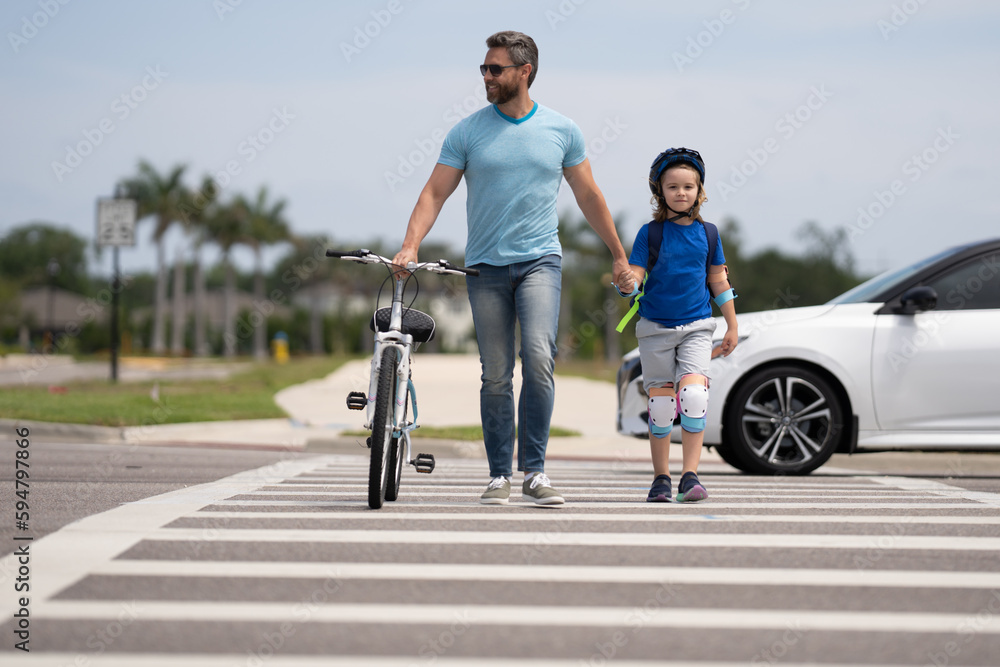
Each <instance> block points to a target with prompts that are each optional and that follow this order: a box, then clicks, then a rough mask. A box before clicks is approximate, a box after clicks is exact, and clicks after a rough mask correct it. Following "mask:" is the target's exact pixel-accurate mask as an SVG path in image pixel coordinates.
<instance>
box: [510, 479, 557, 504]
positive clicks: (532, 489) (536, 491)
mask: <svg viewBox="0 0 1000 667" xmlns="http://www.w3.org/2000/svg"><path fill="white" fill-rule="evenodd" d="M521 498H522V499H523V500H533V501H534V502H535V504H536V505H562V504H563V503H564V502H566V501H565V500H563V497H562V496H561V495H559V492H558V491H556V490H555V489H553V488H552V482H550V481H549V478H548V476H547V475H546V474H545V473H544V472H540V473H536V474H535V475H534V476H532V478H531V479H530V480H529V479H526V480H524V484H522V485H521Z"/></svg>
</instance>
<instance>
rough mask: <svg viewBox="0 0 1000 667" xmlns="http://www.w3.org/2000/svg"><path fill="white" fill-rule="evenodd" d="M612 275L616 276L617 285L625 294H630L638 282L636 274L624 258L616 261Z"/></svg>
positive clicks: (612, 268) (612, 266)
mask: <svg viewBox="0 0 1000 667" xmlns="http://www.w3.org/2000/svg"><path fill="white" fill-rule="evenodd" d="M611 275H613V276H615V285H617V286H618V289H619V290H621V291H622V292H624V293H625V294H629V293H630V292H631V291H632V288H633V287H634V285H635V283H636V282H637V281H636V277H635V274H634V273H632V269H631V268H630V267H629V264H628V260H627V259H624V258H623V259H617V260H615V261H614V263H613V264H612V265H611Z"/></svg>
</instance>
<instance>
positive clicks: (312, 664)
mask: <svg viewBox="0 0 1000 667" xmlns="http://www.w3.org/2000/svg"><path fill="white" fill-rule="evenodd" d="M453 622H454V619H452V620H451V621H449V623H453ZM272 653H273V651H272ZM265 657H266V659H267V662H266V663H264V664H266V665H267V667H414V665H415V664H418V663H417V661H416V659H415V658H414V657H413V656H412V655H405V656H367V655H339V656H307V655H270V654H269V655H267V656H265ZM596 657H597V659H598V660H600V662H594V663H593V664H595V665H597V664H600V665H603V664H605V663H606V662H607V661H606V660H605V659H604V658H603V656H601V655H600V654H596ZM80 658H81V654H79V653H38V652H37V651H35V650H32V652H31V661H30V663H31V665H32V666H33V667H66V666H67V665H76V664H80ZM88 660H89V659H88ZM252 660H253V656H250V658H249V659H248V653H246V652H244V653H241V654H238V655H236V654H233V655H224V654H223V655H219V654H217V653H211V654H209V653H170V654H167V655H150V654H146V653H104V654H103V655H101V657H100V660H99V661H96V662H93V663H91V662H87V663H83V664H96V665H99V666H100V667H177V665H189V666H190V667H247V665H250V664H256V663H254V662H253V661H252ZM261 662H262V663H263V661H261ZM424 662H426V660H424ZM427 664H430V663H427ZM433 664H435V665H439V666H440V667H469V665H475V667H509V666H510V665H511V664H517V665H518V667H581V665H588V664H591V663H589V662H587V661H585V660H581V659H572V660H565V659H558V658H545V659H542V660H536V659H532V658H522V657H519V658H517V659H511V658H487V657H481V656H476V657H475V658H474V659H470V658H466V657H459V658H453V657H448V656H440V655H435V656H434V661H433ZM613 664H614V665H615V667H654V666H655V667H692V662H691V661H690V660H686V661H683V662H675V661H671V660H659V659H657V660H620V659H618V658H615V660H614V663H613ZM695 664H696V665H697V667H747V662H746V661H745V660H744V661H742V662H718V661H700V660H699V661H698V662H697V663H695ZM761 664H764V663H761ZM815 665H816V663H815V662H810V663H801V662H785V661H782V662H781V667H815ZM823 667H857V664H856V663H855V664H851V665H848V664H843V663H831V662H824V663H823ZM878 667H905V666H904V665H890V664H879V666H878Z"/></svg>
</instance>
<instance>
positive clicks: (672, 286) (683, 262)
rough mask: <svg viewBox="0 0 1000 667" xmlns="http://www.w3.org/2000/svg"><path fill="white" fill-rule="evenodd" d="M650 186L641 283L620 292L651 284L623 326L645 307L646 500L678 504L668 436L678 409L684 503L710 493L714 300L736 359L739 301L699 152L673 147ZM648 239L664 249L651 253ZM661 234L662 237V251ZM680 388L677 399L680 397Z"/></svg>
mask: <svg viewBox="0 0 1000 667" xmlns="http://www.w3.org/2000/svg"><path fill="white" fill-rule="evenodd" d="M649 188H650V190H652V192H653V198H652V200H651V201H652V203H653V205H654V210H653V221H652V222H649V223H647V224H646V225H643V227H642V229H640V230H639V233H638V235H637V236H636V238H635V243H634V244H633V246H632V255H631V256H630V257H629V265H630V268H631V270H632V273H633V274H634V275H633V276H632V277H631V280H632V281H633V282H632V284H631V285H621V284H619V285H616V287H618V288H619V293H621V291H622V288H625V289H631V290H632V292H631V294H623V296H631V295H632V294H635V293H636V292H638V286H639V284H642V285H643V290H642V293H641V294H639V295H638V296H637V297H636V301H635V302H634V304H633V307H632V310H631V311H630V312H629V314H628V315H626V317H625V319H623V320H622V323H621V324H619V325H618V327H619V331H621V330H622V329H623V328H624V326H625V323H626V322H627V321H628V320H629V319H630V318H631V316H632V314H634V312H635V311H636V310H638V312H639V315H640V319H639V321H638V323H636V326H635V333H636V338H638V340H639V356H640V359H641V360H642V374H643V388H644V389H645V391H646V394H647V395H648V396H649V446H650V452H651V454H652V458H653V474H654V475H655V478H654V479H653V485H652V487H651V488H650V489H649V495H648V496H647V497H646V500H647V501H649V502H670V500H671V483H670V438H669V437H668V436H669V434H670V430H671V427H672V426H673V423H674V417H675V416H676V414H677V412H678V409H679V411H680V414H681V429H682V433H681V447H682V449H683V471H682V475H681V480H680V484H678V489H677V490H678V493H677V501H678V502H690V501H696V500H704V499H705V498H707V497H708V492H707V491H706V490H705V487H704V486H702V484H701V482H699V481H698V462H699V461H700V459H701V448H702V441H703V439H704V433H703V431H704V429H705V414H706V413H707V409H708V364H709V361H710V359H711V357H712V333H713V332H714V331H715V320H713V319H712V304H711V303H710V300H711V301H714V302H715V303H716V304H717V305H718V306H719V309H720V310H721V311H722V316H723V317H724V318H725V320H726V327H727V331H726V335H725V337H724V338H723V339H722V347H721V353H722V354H723V355H724V356H728V355H729V353H731V352H732V351H733V350H734V349H735V348H736V342H737V328H736V327H737V325H736V308H735V305H734V304H733V301H732V299H733V298H735V296H736V294H735V293H734V292H733V289H732V285H731V284H730V283H729V278H728V269H727V268H726V266H725V262H726V258H725V256H724V255H723V252H722V241H721V239H719V235H718V230H717V229H716V228H715V226H714V225H712V224H711V223H705V222H704V221H703V220H702V219H701V215H700V210H701V205H702V203H703V202H704V201H705V200H706V199H707V198H706V196H705V163H704V161H703V160H702V159H701V155H699V154H698V152H697V151H693V150H690V149H687V148H670V149H667V150H666V151H664V152H662V153H660V154H659V155H658V156H657V158H656V160H654V161H653V165H652V167H651V168H650V171H649ZM657 227H660V228H661V229H662V232H659V231H658V230H657ZM650 237H652V238H653V244H654V246H656V247H653V249H652V256H650V255H651V253H650ZM657 237H660V239H661V241H660V243H659V244H656V238H657ZM710 239H711V245H710ZM650 260H652V261H650ZM647 266H648V267H649V271H648V276H647ZM628 280H629V279H628V278H626V280H625V281H622V282H626V283H627V282H628ZM675 382H676V386H677V393H678V394H679V395H680V399H679V401H678V399H677V398H676V395H675V392H674V386H675V385H674V383H675ZM678 402H679V405H678Z"/></svg>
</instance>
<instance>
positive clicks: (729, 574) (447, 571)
mask: <svg viewBox="0 0 1000 667" xmlns="http://www.w3.org/2000/svg"><path fill="white" fill-rule="evenodd" d="M92 574H95V575H110V576H143V577H146V576H149V577H217V578H228V577H268V578H279V579H320V578H323V579H379V580H403V581H417V580H420V581H505V582H512V581H533V582H579V583H621V584H627V583H650V584H653V583H670V584H710V585H748V586H865V587H873V588H883V587H884V588H909V587H913V588H944V589H954V588H968V589H978V590H987V589H990V588H994V589H995V588H998V587H1000V573H995V572H937V571H917V570H899V571H892V570H877V569H872V568H864V569H860V568H851V569H807V568H780V569H779V568H752V567H751V568H735V567H642V566H614V567H608V566H587V565H507V564H502V563H494V564H488V565H477V564H462V563H447V564H436V563H420V564H414V563H349V562H334V563H311V562H300V561H293V562H260V561H234V562H219V561H187V560H185V561H175V560H127V559H117V560H112V561H108V562H107V563H103V564H101V565H99V566H98V567H96V568H95V569H94V571H93V572H92Z"/></svg>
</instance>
